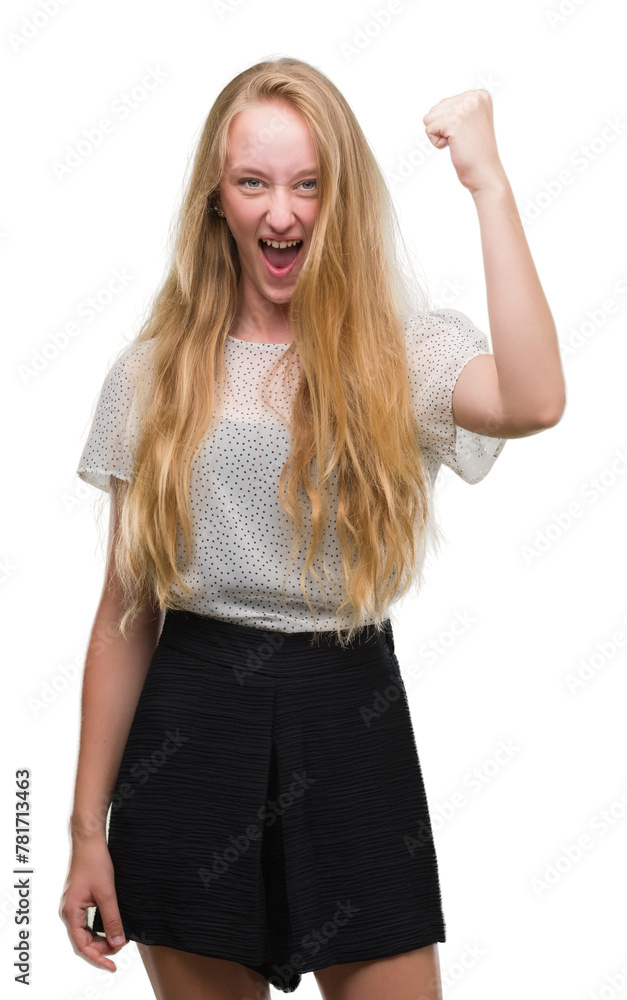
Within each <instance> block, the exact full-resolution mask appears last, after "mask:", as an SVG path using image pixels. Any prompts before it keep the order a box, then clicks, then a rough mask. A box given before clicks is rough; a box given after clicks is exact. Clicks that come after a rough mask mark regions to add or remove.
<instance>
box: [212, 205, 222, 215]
mask: <svg viewBox="0 0 627 1000" xmlns="http://www.w3.org/2000/svg"><path fill="white" fill-rule="evenodd" d="M213 210H214V212H217V213H218V215H224V212H223V211H222V209H221V208H218V206H217V205H214V206H213Z"/></svg>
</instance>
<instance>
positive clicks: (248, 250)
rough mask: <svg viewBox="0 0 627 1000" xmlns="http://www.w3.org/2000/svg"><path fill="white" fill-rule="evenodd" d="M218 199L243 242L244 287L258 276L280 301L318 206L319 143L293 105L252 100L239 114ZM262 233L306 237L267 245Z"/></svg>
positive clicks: (257, 284)
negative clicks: (282, 246)
mask: <svg viewBox="0 0 627 1000" xmlns="http://www.w3.org/2000/svg"><path fill="white" fill-rule="evenodd" d="M217 204H218V205H219V206H220V207H221V208H222V210H223V211H224V213H225V217H226V221H227V223H228V226H229V229H230V231H231V233H232V234H233V237H234V239H235V242H236V244H237V249H238V252H239V258H240V262H241V266H242V275H241V281H242V282H243V285H244V292H246V290H247V286H249V285H251V284H252V286H253V287H254V289H255V290H256V291H257V293H259V294H261V295H262V296H263V297H264V298H266V299H268V300H270V302H273V303H274V304H276V305H279V304H281V303H287V302H289V300H290V298H291V296H292V289H293V286H294V282H295V281H296V278H297V276H298V273H299V271H300V268H301V267H302V261H303V256H304V254H305V253H306V251H307V248H308V246H309V244H310V242H311V235H312V232H313V226H314V221H315V218H316V212H317V207H318V203H317V167H316V155H315V150H314V146H313V143H312V141H311V136H310V134H309V129H308V127H307V124H306V122H305V120H304V119H303V118H302V117H301V115H299V114H298V112H297V111H295V110H294V109H293V108H292V107H291V106H290V105H288V104H285V103H283V102H279V101H272V102H267V103H263V104H254V105H251V106H250V107H249V108H248V109H247V110H246V111H242V112H240V114H238V115H237V116H236V118H235V119H234V121H233V123H232V125H231V129H230V133H229V157H228V161H227V164H226V168H225V171H224V174H223V176H222V179H221V181H220V190H219V195H218V198H217ZM264 237H265V238H266V239H270V240H273V241H275V242H286V241H292V240H299V241H301V242H300V243H299V244H298V246H297V247H294V248H293V249H289V248H285V249H280V248H279V249H271V248H270V249H269V248H268V246H267V245H266V244H265V243H264V242H262V240H263V238H264ZM262 248H263V249H262ZM250 291H251V292H253V296H254V291H253V288H251V289H250ZM255 297H256V296H255Z"/></svg>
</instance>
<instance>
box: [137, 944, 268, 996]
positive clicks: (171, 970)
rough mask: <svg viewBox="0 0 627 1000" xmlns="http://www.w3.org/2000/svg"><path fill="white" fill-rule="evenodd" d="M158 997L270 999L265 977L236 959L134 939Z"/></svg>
mask: <svg viewBox="0 0 627 1000" xmlns="http://www.w3.org/2000/svg"><path fill="white" fill-rule="evenodd" d="M137 950H138V951H139V954H140V956H141V959H142V962H143V963H144V965H145V967H146V972H147V973H148V978H149V979H150V982H151V985H152V988H153V990H154V994H155V997H156V998H157V1000H270V988H269V985H268V981H267V979H264V977H263V976H262V975H260V973H258V972H254V971H253V970H252V969H248V968H247V967H246V966H245V965H240V964H239V962H229V961H227V960H226V959H224V958H207V957H206V956H205V955H195V954H193V953H192V952H189V951H180V950H179V949H178V948H167V947H166V946H165V945H154V944H153V945H145V944H142V943H140V942H137Z"/></svg>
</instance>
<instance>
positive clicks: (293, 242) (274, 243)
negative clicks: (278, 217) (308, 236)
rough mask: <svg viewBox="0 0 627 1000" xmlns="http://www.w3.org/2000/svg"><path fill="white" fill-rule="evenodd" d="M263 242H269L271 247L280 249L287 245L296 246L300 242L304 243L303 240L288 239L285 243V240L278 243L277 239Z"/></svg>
mask: <svg viewBox="0 0 627 1000" xmlns="http://www.w3.org/2000/svg"><path fill="white" fill-rule="evenodd" d="M262 242H263V243H267V245H268V246H269V247H277V248H278V249H280V250H284V249H285V247H295V246H298V244H299V243H302V242H303V241H302V240H288V241H287V243H285V242H283V243H278V242H277V241H276V240H263V241H262Z"/></svg>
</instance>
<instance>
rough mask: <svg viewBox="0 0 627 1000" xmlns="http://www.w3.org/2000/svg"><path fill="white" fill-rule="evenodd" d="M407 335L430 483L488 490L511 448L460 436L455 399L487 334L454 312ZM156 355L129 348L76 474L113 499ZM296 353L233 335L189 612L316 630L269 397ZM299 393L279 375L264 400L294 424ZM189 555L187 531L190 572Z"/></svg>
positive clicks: (329, 548)
mask: <svg viewBox="0 0 627 1000" xmlns="http://www.w3.org/2000/svg"><path fill="white" fill-rule="evenodd" d="M405 335H406V345H407V358H408V363H409V373H410V385H411V393H412V403H413V406H414V411H415V413H416V417H417V420H418V424H419V427H420V429H421V431H422V446H423V452H424V456H425V460H426V462H427V465H428V468H429V473H430V477H431V483H432V485H433V484H434V483H435V479H436V477H437V474H438V471H439V469H440V467H441V466H442V465H446V466H447V467H448V468H449V469H452V470H453V472H455V473H456V474H457V475H458V476H460V477H461V478H462V479H463V480H464V481H465V482H467V483H478V482H479V481H480V480H481V479H483V478H484V476H485V475H486V474H487V473H488V471H489V470H490V468H491V467H492V465H493V463H494V461H495V460H496V458H497V456H498V455H499V454H500V453H501V451H502V450H503V447H504V445H505V439H502V438H494V437H487V436H483V435H480V434H475V433H473V432H471V431H468V430H466V429H465V428H462V427H458V426H457V425H456V424H455V423H454V421H453V413H452V394H453V388H454V386H455V382H456V381H457V378H458V376H459V374H460V372H461V370H462V368H463V367H464V365H465V364H466V363H467V362H468V361H470V359H471V358H473V357H475V356H476V355H478V354H488V353H490V349H489V346H488V341H487V337H486V336H485V334H483V333H482V332H481V331H479V330H478V329H477V328H476V327H475V326H474V325H473V324H472V323H471V321H470V320H469V319H468V317H467V316H465V315H464V314H463V313H461V312H458V311H457V310H453V309H444V310H437V311H432V312H430V313H427V314H426V315H425V316H418V315H416V316H410V317H408V318H407V319H406V321H405ZM149 346H150V341H146V342H144V343H142V344H139V345H134V344H130V345H129V347H128V349H127V350H126V351H124V352H123V353H122V355H120V356H119V358H118V360H117V361H116V362H115V363H114V364H113V365H112V367H111V369H110V371H109V372H108V374H107V376H106V378H105V380H104V384H103V386H102V389H101V392H100V395H99V398H98V400H97V403H96V408H95V413H94V416H93V419H92V423H91V428H90V430H89V434H88V437H87V441H86V443H85V446H84V448H83V452H82V455H81V458H80V461H79V465H78V468H77V470H76V471H77V475H78V476H80V478H81V479H82V480H84V481H85V482H87V483H90V484H91V485H92V486H96V487H97V488H98V489H101V490H104V491H106V492H108V491H109V476H116V477H118V478H119V479H126V480H130V479H131V476H132V471H133V461H132V457H131V451H130V444H131V442H132V441H133V440H134V436H135V434H136V433H137V427H136V426H135V427H134V426H132V420H129V409H130V403H131V400H132V396H133V380H134V378H135V377H136V376H137V373H138V372H139V371H140V368H141V365H140V362H141V358H142V356H143V355H144V353H145V352H146V350H147V349H148V347H149ZM287 347H288V345H286V344H260V343H254V342H251V341H245V340H239V339H236V338H234V337H231V336H228V337H227V340H226V344H225V393H224V407H223V413H222V415H221V418H220V422H219V424H218V426H217V428H216V430H215V432H214V433H213V434H212V435H211V436H210V437H209V439H208V440H207V442H206V443H205V445H204V446H203V447H202V449H201V451H200V452H199V455H198V456H197V458H196V461H195V464H194V467H193V470H192V482H191V498H190V506H191V514H192V519H193V529H194V543H193V550H192V559H191V562H190V564H189V566H188V569H187V570H186V573H185V576H184V579H185V582H186V583H187V584H188V585H189V586H191V587H193V588H194V589H195V591H196V593H195V595H194V596H192V597H187V598H186V599H185V601H184V602H183V604H182V605H181V606H182V607H184V608H186V609H187V610H190V611H195V612H197V613H199V614H205V615H209V616H211V617H215V618H222V619H226V620H229V621H235V622H238V623H239V624H242V625H252V626H256V627H258V628H269V629H280V630H283V631H286V632H301V631H309V630H311V629H312V628H313V624H312V618H311V612H310V610H309V608H308V606H307V604H306V602H305V601H304V599H303V596H302V592H301V589H300V582H299V578H300V572H301V569H302V566H303V564H304V559H305V556H306V552H307V543H308V541H309V536H308V535H307V534H305V541H304V542H303V543H301V547H300V551H299V554H298V558H297V560H296V561H295V562H294V563H293V564H292V566H291V568H290V539H291V533H290V525H289V521H288V519H287V516H286V515H285V514H284V512H283V510H282V508H281V505H280V503H279V499H278V481H279V475H280V472H281V469H282V467H283V465H284V463H285V460H286V458H287V456H288V453H289V450H290V432H289V428H288V427H287V426H286V425H285V423H284V422H283V421H282V420H281V418H280V416H278V415H277V414H275V413H274V412H273V411H272V410H271V409H270V407H269V406H267V404H266V403H264V401H263V400H262V399H261V387H262V383H263V381H264V378H265V376H266V375H267V374H268V372H269V369H270V368H271V367H272V366H273V365H274V364H275V362H276V361H277V357H278V356H280V355H281V354H282V353H283V352H284V351H286V350H287ZM282 370H283V369H280V372H282ZM290 385H291V386H294V385H295V379H292V381H291V382H289V381H288V382H286V383H285V385H283V381H282V376H281V375H280V376H279V378H278V380H277V381H276V382H275V383H274V384H273V386H272V390H271V391H270V393H266V394H267V395H268V397H269V398H270V400H271V402H272V404H273V405H274V406H275V407H276V408H277V409H278V410H279V412H280V413H283V414H284V415H287V414H288V413H289V404H290V400H291V398H292V397H291V392H292V390H291V389H290ZM332 496H334V494H332ZM334 498H335V499H337V498H336V496H334ZM336 510H337V507H336V505H334V504H332V505H331V517H330V520H329V524H328V525H327V531H326V534H325V537H324V557H325V560H326V565H327V568H328V570H329V571H330V573H331V582H330V583H329V582H328V581H327V580H325V581H324V582H325V587H326V593H327V602H328V603H327V608H326V609H325V608H324V598H325V594H324V591H323V590H322V588H321V586H320V584H318V583H317V581H316V580H315V579H314V578H312V576H311V574H308V577H307V580H306V587H307V593H308V596H309V599H310V601H311V604H312V606H313V608H314V610H315V615H316V626H317V627H318V628H320V629H323V630H332V629H334V628H335V627H336V625H337V619H336V617H335V610H336V608H337V607H338V606H339V604H340V603H341V593H340V590H339V580H340V579H341V574H340V559H339V551H338V547H337V542H336V541H335V537H334V536H335V524H334V517H335V511H336ZM183 555H184V549H183V546H182V532H181V531H180V529H179V556H180V563H179V565H181V566H182V565H183V562H184V558H183ZM288 570H289V571H288ZM286 571H288V572H287V575H286ZM321 575H322V574H321ZM368 621H371V619H368V618H367V619H365V620H364V622H368Z"/></svg>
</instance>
